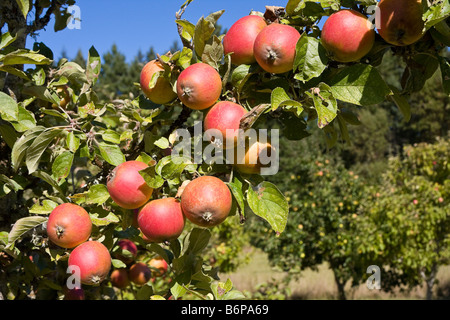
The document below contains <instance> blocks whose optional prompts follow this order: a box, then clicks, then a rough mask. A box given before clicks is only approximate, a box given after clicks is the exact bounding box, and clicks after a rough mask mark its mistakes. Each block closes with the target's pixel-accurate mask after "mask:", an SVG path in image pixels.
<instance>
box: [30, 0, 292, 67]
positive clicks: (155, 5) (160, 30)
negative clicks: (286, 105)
mask: <svg viewBox="0 0 450 320" xmlns="http://www.w3.org/2000/svg"><path fill="white" fill-rule="evenodd" d="M183 3H184V0H160V1H158V0H121V1H117V0H114V1H106V0H76V4H77V5H78V6H79V7H80V11H81V29H80V30H77V29H72V30H70V29H67V28H66V29H65V30H63V31H59V32H56V33H55V32H54V31H53V25H54V19H52V21H51V22H50V24H49V25H48V26H47V28H46V30H45V31H44V30H41V31H40V32H39V36H38V37H37V38H36V40H37V41H38V42H43V43H45V44H46V45H47V46H48V47H50V48H51V49H52V50H53V53H54V55H55V59H59V58H60V57H61V53H62V51H63V50H65V51H66V53H67V55H68V57H69V58H74V57H75V55H76V53H77V51H78V49H81V50H82V52H83V54H84V56H85V57H86V56H87V54H88V50H89V48H90V47H91V46H92V45H94V46H95V48H96V49H97V51H98V52H99V54H100V55H101V56H103V54H104V53H105V52H107V51H109V50H110V49H111V46H112V45H113V44H114V43H115V44H116V45H117V47H118V49H119V51H120V52H121V53H122V54H124V55H125V56H126V58H127V61H130V60H132V59H133V58H134V57H135V55H136V53H137V52H138V50H139V49H141V51H142V52H143V53H144V54H145V53H146V52H147V51H148V50H149V48H150V47H151V46H153V47H154V49H155V51H156V53H160V54H164V53H165V52H166V51H167V50H168V49H169V47H170V46H171V45H172V44H173V42H174V41H175V40H178V39H179V37H178V34H177V27H176V23H175V13H176V12H177V11H178V10H179V9H180V7H181V5H182V4H183ZM286 3H287V0H240V1H239V0H222V1H214V0H194V1H193V2H192V3H191V4H190V5H189V6H188V8H187V9H186V12H185V13H184V15H183V17H182V18H183V19H187V20H189V21H190V22H191V23H193V24H196V23H197V21H198V19H199V18H200V17H201V16H207V15H208V14H210V13H211V12H215V11H219V10H222V9H224V10H225V13H224V14H223V15H222V17H221V18H220V19H219V21H218V23H219V24H221V25H222V26H223V27H224V28H229V27H230V26H231V25H232V24H233V23H234V22H235V21H236V20H237V19H239V18H241V17H242V16H244V15H248V14H249V13H250V11H251V10H255V11H261V12H264V11H265V6H266V5H276V6H285V5H286ZM34 41H35V40H34V39H32V38H29V39H28V42H27V47H28V48H32V46H33V43H34ZM180 43H181V42H180Z"/></svg>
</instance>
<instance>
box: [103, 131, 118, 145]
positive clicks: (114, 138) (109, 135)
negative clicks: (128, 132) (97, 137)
mask: <svg viewBox="0 0 450 320" xmlns="http://www.w3.org/2000/svg"><path fill="white" fill-rule="evenodd" d="M102 139H103V140H105V141H107V142H111V143H114V144H119V143H120V135H119V134H118V133H117V132H116V131H114V130H111V129H107V130H105V131H104V132H103V133H102Z"/></svg>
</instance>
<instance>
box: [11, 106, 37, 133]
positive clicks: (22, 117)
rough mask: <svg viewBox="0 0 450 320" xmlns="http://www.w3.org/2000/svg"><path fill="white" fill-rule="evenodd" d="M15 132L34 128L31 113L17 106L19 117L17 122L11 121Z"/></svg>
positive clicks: (34, 121) (34, 124)
mask: <svg viewBox="0 0 450 320" xmlns="http://www.w3.org/2000/svg"><path fill="white" fill-rule="evenodd" d="M11 124H12V125H13V127H14V129H16V131H17V132H24V131H27V130H30V129H32V128H34V127H35V126H36V119H35V118H34V114H33V113H32V112H31V111H28V110H27V109H25V108H24V107H22V106H19V115H18V119H17V121H11Z"/></svg>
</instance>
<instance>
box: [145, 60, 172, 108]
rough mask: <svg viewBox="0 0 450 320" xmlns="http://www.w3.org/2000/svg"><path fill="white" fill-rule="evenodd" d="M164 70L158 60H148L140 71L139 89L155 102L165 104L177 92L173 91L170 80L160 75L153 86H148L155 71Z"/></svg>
mask: <svg viewBox="0 0 450 320" xmlns="http://www.w3.org/2000/svg"><path fill="white" fill-rule="evenodd" d="M160 71H164V67H163V66H162V64H161V62H159V61H158V60H152V61H150V62H148V63H147V64H146V65H145V66H144V68H142V71H141V79H140V83H141V89H142V91H143V92H144V94H145V96H146V97H147V98H148V99H149V100H150V101H152V102H153V103H156V104H165V103H169V102H171V101H173V100H174V99H175V98H176V97H177V94H176V93H175V92H174V91H173V89H172V85H171V84H170V81H168V80H167V79H166V78H164V77H162V76H160V77H159V78H158V80H156V84H155V85H154V87H153V88H151V89H150V88H149V85H150V81H151V80H152V77H153V75H154V74H155V73H157V72H160Z"/></svg>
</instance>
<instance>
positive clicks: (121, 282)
mask: <svg viewBox="0 0 450 320" xmlns="http://www.w3.org/2000/svg"><path fill="white" fill-rule="evenodd" d="M110 279H111V284H112V285H113V286H114V287H116V288H119V289H124V288H126V287H127V286H128V285H129V284H130V279H129V277H128V270H127V269H125V268H120V269H115V270H114V271H113V272H111V276H110Z"/></svg>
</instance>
